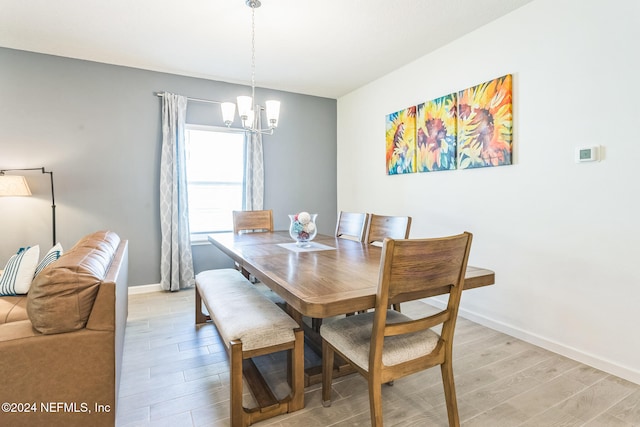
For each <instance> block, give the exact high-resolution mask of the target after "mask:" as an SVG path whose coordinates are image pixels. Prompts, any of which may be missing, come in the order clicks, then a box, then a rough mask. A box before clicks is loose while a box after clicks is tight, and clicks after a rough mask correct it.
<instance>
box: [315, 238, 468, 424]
mask: <svg viewBox="0 0 640 427" xmlns="http://www.w3.org/2000/svg"><path fill="white" fill-rule="evenodd" d="M471 241H472V235H471V233H467V232H465V233H462V234H459V235H456V236H450V237H443V238H436V239H409V240H394V239H389V238H387V239H385V240H384V242H383V246H382V258H381V260H380V273H379V277H378V288H377V292H376V302H375V310H374V311H372V312H368V313H364V314H359V315H357V316H349V317H344V318H341V319H338V320H335V321H333V322H327V323H325V324H323V325H322V327H321V328H320V335H321V336H322V401H323V402H322V403H323V406H330V405H331V380H332V374H333V360H334V354H335V353H337V354H338V355H339V356H340V357H341V358H343V359H344V360H346V361H347V362H348V363H349V364H351V365H352V366H353V367H354V368H355V369H356V370H357V371H358V372H359V373H360V374H362V375H363V376H364V377H365V378H366V379H367V382H368V386H369V407H370V414H371V425H372V426H374V427H381V426H382V425H383V421H382V419H383V417H382V413H383V412H382V384H384V383H388V382H391V381H393V380H395V379H397V378H401V377H404V376H406V375H409V374H412V373H415V372H418V371H422V370H425V369H428V368H431V367H434V366H438V365H439V366H440V370H441V375H442V383H443V386H444V396H445V401H446V406H447V415H448V418H449V425H450V426H459V425H460V420H459V417H458V407H457V402H456V392H455V384H454V379H453V367H452V347H453V333H454V329H455V325H456V318H457V315H458V306H459V304H460V296H461V294H462V289H463V286H464V277H465V272H466V268H467V260H468V258H469V250H470V248H471ZM434 290H438V292H439V291H440V290H443V291H445V290H446V292H445V293H446V294H448V297H449V300H448V303H447V307H446V308H445V309H443V310H441V311H439V312H438V313H436V314H432V315H425V317H418V318H416V317H409V316H407V315H405V314H402V313H399V312H397V311H395V310H389V309H388V306H389V304H390V303H394V302H400V301H409V300H416V299H420V298H424V297H425V296H428V295H433V292H434ZM425 307H426V305H425ZM438 325H442V329H441V332H440V333H439V334H438V333H437V332H435V331H434V330H433V329H432V328H433V327H434V326H438Z"/></svg>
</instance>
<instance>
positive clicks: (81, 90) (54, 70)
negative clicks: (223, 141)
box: [0, 48, 337, 286]
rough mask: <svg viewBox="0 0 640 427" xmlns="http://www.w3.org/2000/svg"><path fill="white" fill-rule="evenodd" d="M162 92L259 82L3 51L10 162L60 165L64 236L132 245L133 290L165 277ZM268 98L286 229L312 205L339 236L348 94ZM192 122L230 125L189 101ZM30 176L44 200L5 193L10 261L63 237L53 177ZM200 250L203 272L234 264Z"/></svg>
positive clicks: (273, 191) (2, 254) (1, 225)
mask: <svg viewBox="0 0 640 427" xmlns="http://www.w3.org/2000/svg"><path fill="white" fill-rule="evenodd" d="M247 72H249V70H247ZM257 80H258V84H259V80H260V73H259V69H258V70H257ZM161 91H167V92H174V93H178V94H182V95H186V96H189V97H194V98H204V99H213V100H231V101H233V100H234V99H235V97H236V96H237V95H238V94H249V93H250V88H249V87H246V86H241V85H235V84H229V83H225V82H219V81H212V80H205V79H198V78H191V77H184V76H178V75H172V74H165V73H158V72H152V71H145V70H139V69H133V68H127V67H120V66H113V65H107V64H101V63H95V62H89V61H81V60H75V59H69V58H62V57H56V56H50V55H43V54H38V53H31V52H24V51H19V50H12V49H4V48H0V169H9V168H31V167H42V166H44V167H45V168H46V169H47V170H52V171H53V172H54V179H55V198H56V205H57V208H56V215H57V240H58V241H60V242H61V243H62V245H63V247H64V248H70V247H71V246H73V244H74V243H75V242H76V241H77V240H78V239H79V238H81V237H82V236H83V235H85V234H88V233H91V232H93V231H96V230H103V229H109V230H112V231H115V232H116V233H118V234H119V235H120V236H121V237H122V238H123V239H128V240H129V245H130V248H129V257H130V264H129V268H130V274H129V281H130V285H132V286H135V285H145V284H153V283H158V282H159V280H160V273H159V265H160V263H159V257H160V225H159V223H160V221H159V216H160V214H159V190H158V185H159V163H160V146H161V139H162V132H161V124H160V116H161V100H160V98H159V97H157V96H155V93H156V92H161ZM256 98H257V99H258V101H260V100H266V99H271V98H274V99H279V100H280V101H281V102H282V107H281V113H280V126H279V128H278V129H277V131H276V133H275V134H274V135H272V136H265V137H264V154H265V208H267V209H273V211H274V224H275V227H276V228H279V229H285V228H287V227H288V225H289V220H288V217H287V214H289V213H295V212H297V211H300V210H308V211H311V212H317V213H318V214H319V215H318V228H319V231H320V232H322V233H333V231H334V229H335V220H336V212H337V203H336V198H337V196H336V175H337V174H336V100H335V99H328V98H319V97H313V96H307V95H300V94H294V93H289V92H281V91H273V90H267V89H261V88H256ZM187 120H188V121H189V122H190V123H195V124H205V125H214V126H220V125H222V123H221V115H220V112H219V107H218V106H217V105H212V104H202V103H189V107H188V111H187ZM25 176H26V177H27V180H28V181H29V185H30V186H31V190H32V192H33V197H28V198H6V197H3V198H0V216H1V217H2V221H0V236H1V241H2V243H1V244H0V264H2V266H4V263H6V261H7V260H8V259H9V257H10V255H11V254H12V253H14V252H15V251H16V250H17V249H18V248H19V247H22V246H33V245H36V244H39V245H40V248H41V254H44V253H45V252H46V251H47V250H48V249H49V248H50V247H51V244H52V236H51V199H50V191H49V190H50V189H49V179H48V175H42V174H41V173H39V172H29V173H25ZM193 248H194V267H195V269H196V272H197V271H201V270H203V269H207V268H213V267H224V266H229V265H231V263H230V260H229V259H228V258H227V257H225V256H224V255H222V254H221V253H219V252H218V251H217V250H215V249H214V248H212V247H211V246H210V245H198V246H194V247H193ZM0 268H2V267H0Z"/></svg>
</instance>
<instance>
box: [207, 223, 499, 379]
mask: <svg viewBox="0 0 640 427" xmlns="http://www.w3.org/2000/svg"><path fill="white" fill-rule="evenodd" d="M208 241H209V242H210V243H211V244H213V245H214V246H215V247H217V248H218V249H220V250H221V251H222V252H223V253H225V254H226V255H228V256H229V257H231V259H233V260H234V261H235V263H236V264H237V265H239V266H240V267H242V268H243V269H244V270H246V271H248V272H249V273H250V274H251V275H253V276H254V277H255V278H256V279H258V280H259V281H260V282H262V283H263V284H264V285H266V286H267V287H269V288H270V289H271V290H272V291H273V292H275V294H277V295H278V296H279V297H280V298H281V299H282V301H284V303H285V307H284V308H285V309H286V310H287V312H288V313H289V314H290V315H291V316H292V317H293V318H294V319H295V320H296V321H298V323H299V324H300V326H301V327H302V328H303V329H304V333H305V339H306V341H307V343H308V344H309V345H310V347H311V348H312V349H313V350H314V351H316V352H318V351H320V348H321V338H320V336H319V325H320V324H321V323H322V320H323V319H326V318H330V317H333V316H339V315H345V314H351V313H358V312H362V311H366V310H369V309H372V308H374V306H375V300H376V291H377V287H378V275H379V270H380V259H381V255H382V248H381V247H379V246H376V245H368V244H365V243H363V242H358V241H354V240H349V239H344V238H337V237H334V236H329V235H323V234H318V235H317V236H316V237H315V239H314V240H313V241H311V242H309V244H308V246H307V247H299V246H298V245H297V244H296V242H295V241H294V240H293V239H292V238H291V237H290V235H289V232H288V231H272V232H256V233H244V234H236V233H232V232H225V233H216V234H210V235H208ZM494 283H495V273H494V272H493V271H492V270H489V269H486V268H481V267H474V266H468V267H467V271H466V275H465V281H464V289H465V290H468V289H474V288H480V287H484V286H488V285H492V284H494ZM446 291H447V290H446V289H442V290H436V291H434V292H433V295H426V296H427V297H428V296H437V295H440V294H444V293H446ZM305 318H308V319H310V321H308V322H305ZM351 372H352V371H351V370H349V369H346V365H345V366H343V365H340V362H339V361H338V362H336V372H334V374H335V375H338V376H340V375H345V374H347V373H351ZM320 380H321V367H320V366H311V367H305V385H310V384H314V383H317V382H319V381H320Z"/></svg>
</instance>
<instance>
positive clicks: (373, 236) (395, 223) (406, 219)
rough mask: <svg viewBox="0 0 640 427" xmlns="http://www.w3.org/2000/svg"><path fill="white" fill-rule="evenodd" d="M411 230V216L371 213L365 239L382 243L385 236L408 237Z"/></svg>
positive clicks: (393, 237)
mask: <svg viewBox="0 0 640 427" xmlns="http://www.w3.org/2000/svg"><path fill="white" fill-rule="evenodd" d="M410 230H411V217H410V216H387V215H376V214H371V215H370V216H369V225H368V226H367V233H366V238H365V241H366V242H367V243H368V244H378V245H381V244H382V241H383V240H384V238H385V237H390V238H392V239H408V238H409V231H410Z"/></svg>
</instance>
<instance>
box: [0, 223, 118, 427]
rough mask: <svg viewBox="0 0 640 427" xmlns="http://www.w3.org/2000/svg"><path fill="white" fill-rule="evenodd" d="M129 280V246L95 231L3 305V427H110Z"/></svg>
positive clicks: (0, 338)
mask: <svg viewBox="0 0 640 427" xmlns="http://www.w3.org/2000/svg"><path fill="white" fill-rule="evenodd" d="M127 272H128V242H127V241H126V240H121V239H120V237H119V236H118V235H117V234H115V233H113V232H109V231H99V232H96V233H93V234H90V235H88V236H85V237H84V238H83V239H81V240H80V241H78V243H76V245H75V246H74V247H73V248H72V249H71V250H69V251H67V252H66V253H65V254H64V255H62V256H61V257H60V258H59V259H58V260H57V261H55V262H53V263H52V264H50V265H49V266H48V267H46V268H45V269H44V270H43V271H42V272H41V273H40V274H38V276H37V277H36V278H35V279H34V281H33V283H32V284H31V288H30V290H29V294H28V295H26V296H11V297H0V381H1V382H2V386H0V404H1V405H2V408H1V409H0V425H6V426H65V427H67V426H114V425H115V416H116V402H117V398H118V396H117V394H118V385H119V380H120V370H121V365H122V348H123V344H124V342H123V341H124V330H125V325H126V320H127V310H128V304H127Z"/></svg>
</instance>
